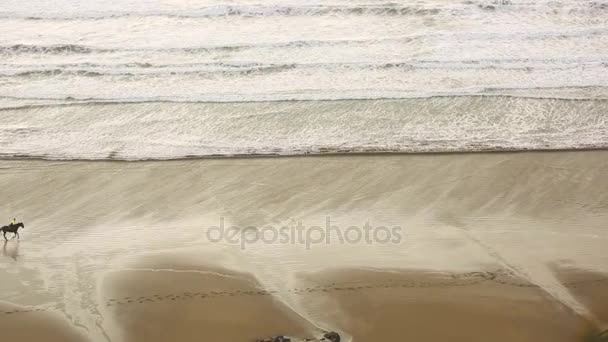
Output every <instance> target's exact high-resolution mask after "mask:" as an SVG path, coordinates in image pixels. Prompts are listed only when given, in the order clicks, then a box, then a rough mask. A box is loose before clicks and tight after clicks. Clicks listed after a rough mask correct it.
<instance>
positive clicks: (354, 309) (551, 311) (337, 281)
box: [302, 269, 608, 342]
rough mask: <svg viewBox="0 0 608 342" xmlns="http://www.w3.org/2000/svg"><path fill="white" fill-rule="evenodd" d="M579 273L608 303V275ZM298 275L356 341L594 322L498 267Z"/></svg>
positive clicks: (523, 336) (470, 337)
mask: <svg viewBox="0 0 608 342" xmlns="http://www.w3.org/2000/svg"><path fill="white" fill-rule="evenodd" d="M565 275H566V273H564V276H565ZM577 275H578V281H579V282H580V283H579V284H594V285H595V286H596V289H597V292H596V293H593V294H592V295H591V296H589V297H587V299H588V300H590V301H593V302H594V303H595V306H597V307H603V308H604V309H605V308H606V307H608V301H606V298H605V296H604V295H602V291H603V293H606V292H608V277H603V278H602V277H599V278H598V276H597V275H593V274H589V273H585V272H577ZM302 278H303V279H305V280H306V281H307V282H310V283H312V284H316V285H315V286H314V288H318V289H321V290H320V291H322V295H321V296H320V298H317V301H318V303H319V305H323V303H325V305H326V310H324V311H323V312H324V315H323V316H324V319H325V320H326V321H333V322H338V325H339V326H340V327H341V328H342V329H343V330H344V331H348V332H349V333H350V334H352V335H353V336H356V339H355V340H356V341H370V342H373V341H379V340H380V341H463V342H464V341H488V340H491V341H505V342H507V341H530V342H532V341H555V342H557V341H583V338H584V337H585V336H586V334H593V333H597V330H598V328H597V327H596V326H594V325H593V323H591V322H589V321H588V320H587V319H586V318H585V317H581V316H580V315H578V314H576V313H575V312H573V311H572V310H570V309H569V308H568V307H565V306H564V305H563V304H561V303H559V302H558V301H556V300H555V299H554V298H552V297H551V296H548V295H547V293H545V292H544V291H543V290H542V289H540V288H539V287H538V286H535V285H533V284H530V283H529V282H527V281H526V280H523V279H520V278H518V277H516V276H513V275H512V274H509V272H507V271H505V270H500V269H498V270H493V271H484V272H471V273H461V274H455V273H437V272H424V271H407V272H406V271H400V270H334V271H326V272H321V273H317V274H307V275H302ZM599 279H601V280H600V281H598V280H599ZM600 310H601V309H600ZM593 313H594V314H599V313H600V312H596V311H593Z"/></svg>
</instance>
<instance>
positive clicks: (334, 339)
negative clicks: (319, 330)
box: [323, 331, 340, 342]
mask: <svg viewBox="0 0 608 342" xmlns="http://www.w3.org/2000/svg"><path fill="white" fill-rule="evenodd" d="M323 339H326V340H328V341H331V342H340V334H338V333H337V332H335V331H330V332H328V333H326V334H325V335H323Z"/></svg>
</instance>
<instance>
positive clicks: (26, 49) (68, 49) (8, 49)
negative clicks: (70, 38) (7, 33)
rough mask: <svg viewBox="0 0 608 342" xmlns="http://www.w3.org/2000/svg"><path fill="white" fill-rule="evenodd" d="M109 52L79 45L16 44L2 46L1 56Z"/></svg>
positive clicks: (0, 48) (0, 47)
mask: <svg viewBox="0 0 608 342" xmlns="http://www.w3.org/2000/svg"><path fill="white" fill-rule="evenodd" d="M94 50H95V51H107V49H99V48H97V49H93V48H90V47H87V46H83V45H77V44H57V45H28V44H14V45H8V46H0V54H5V55H7V54H24V53H29V54H87V53H91V52H92V51H94Z"/></svg>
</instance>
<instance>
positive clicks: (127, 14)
mask: <svg viewBox="0 0 608 342" xmlns="http://www.w3.org/2000/svg"><path fill="white" fill-rule="evenodd" d="M501 9H505V10H508V11H511V12H512V11H519V12H524V13H525V12H530V13H534V14H543V15H593V16H597V15H603V14H605V11H608V3H607V2H603V1H589V2H586V1H582V2H576V3H568V4H563V3H560V2H551V1H549V2H541V3H534V2H532V3H519V2H513V1H511V0H491V1H488V0H486V1H484V0H476V1H471V0H468V1H463V2H461V3H455V4H444V5H440V4H437V3H434V4H432V5H402V4H399V3H384V4H358V5H351V6H349V5H303V6H298V5H212V6H204V7H198V8H189V9H188V10H187V11H186V10H174V9H156V10H142V9H139V8H134V9H131V10H129V9H126V10H113V11H103V10H102V11H86V10H85V11H81V12H71V11H70V10H67V11H63V12H50V11H48V12H46V13H44V14H42V13H37V12H33V11H32V12H27V11H26V12H4V13H2V14H0V19H22V20H32V21H38V20H104V19H117V18H142V17H168V18H178V19H180V18H183V19H186V18H192V19H196V18H221V17H245V18H247V17H277V16H282V17H295V16H310V17H314V16H385V17H395V16H419V17H426V16H435V15H439V14H443V13H447V15H450V16H457V15H462V14H464V13H474V12H476V11H481V12H485V13H488V12H495V11H500V10H501Z"/></svg>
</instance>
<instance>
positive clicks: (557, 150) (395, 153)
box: [0, 146, 608, 163]
mask: <svg viewBox="0 0 608 342" xmlns="http://www.w3.org/2000/svg"><path fill="white" fill-rule="evenodd" d="M594 151H608V146H599V147H581V148H555V149H552V148H548V149H529V150H526V149H512V150H510V149H504V150H491V149H490V150H483V149H482V150H470V151H438V152H429V151H422V152H408V151H369V152H318V153H302V154H270V153H269V154H234V155H232V154H226V155H201V156H184V157H179V158H167V159H110V158H106V159H103V158H100V159H95V158H94V159H86V158H72V159H61V158H45V157H41V156H32V157H28V156H14V157H13V156H11V157H6V156H0V161H7V162H10V161H29V160H31V161H43V162H67V163H69V162H125V163H146V162H148V163H149V162H172V161H174V162H180V161H196V160H226V159H228V160H230V159H235V160H238V159H282V158H294V159H295V158H301V157H302V158H309V157H310V158H315V157H345V158H348V157H374V156H379V157H392V156H395V157H398V156H435V155H436V156H443V155H450V156H453V155H470V154H477V155H484V154H527V153H563V152H594Z"/></svg>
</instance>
